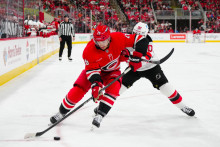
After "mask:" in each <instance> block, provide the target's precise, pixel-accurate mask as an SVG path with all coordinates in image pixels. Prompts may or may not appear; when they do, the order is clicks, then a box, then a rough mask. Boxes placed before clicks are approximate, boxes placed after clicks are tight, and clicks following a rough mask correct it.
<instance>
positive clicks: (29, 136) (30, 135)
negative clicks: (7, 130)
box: [24, 67, 131, 139]
mask: <svg viewBox="0 0 220 147" xmlns="http://www.w3.org/2000/svg"><path fill="white" fill-rule="evenodd" d="M130 70H131V68H130V67H129V68H127V69H126V70H125V71H124V72H123V73H122V74H121V75H120V76H118V77H117V78H115V79H114V80H113V81H112V82H111V83H109V84H108V85H106V86H105V87H103V88H102V89H101V90H100V91H99V93H101V92H102V91H104V90H105V89H107V88H108V87H109V86H111V85H112V84H113V83H114V82H115V81H117V80H119V79H120V78H121V77H122V76H124V75H125V74H126V73H127V72H129V71H130ZM90 100H92V97H90V98H89V99H87V100H86V101H85V102H83V103H82V104H81V105H79V106H78V107H76V108H75V109H74V110H72V111H70V112H69V113H68V114H67V115H65V116H64V117H63V118H62V119H61V120H60V121H58V122H56V123H54V124H52V125H51V126H50V127H48V128H47V129H45V130H44V131H42V132H37V133H27V134H26V135H25V136H24V139H30V138H34V137H39V136H41V135H43V134H44V133H46V132H47V131H49V130H50V129H52V128H53V127H55V126H56V125H57V124H59V123H60V122H62V121H63V120H64V119H66V118H67V117H69V116H70V115H71V114H73V113H74V112H76V111H77V110H79V109H80V108H81V107H83V106H84V105H85V104H86V103H88V102H89V101H90Z"/></svg>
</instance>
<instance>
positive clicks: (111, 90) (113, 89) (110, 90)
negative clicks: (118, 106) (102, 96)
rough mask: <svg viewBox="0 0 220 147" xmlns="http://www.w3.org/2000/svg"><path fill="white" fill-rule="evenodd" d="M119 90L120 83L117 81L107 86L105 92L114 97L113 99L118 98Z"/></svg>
mask: <svg viewBox="0 0 220 147" xmlns="http://www.w3.org/2000/svg"><path fill="white" fill-rule="evenodd" d="M120 88H121V82H119V81H116V82H115V83H113V84H112V85H111V86H109V87H108V88H107V89H106V90H105V92H106V93H108V94H110V95H112V96H114V97H117V96H119V90H120Z"/></svg>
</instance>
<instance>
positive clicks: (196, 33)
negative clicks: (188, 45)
mask: <svg viewBox="0 0 220 147" xmlns="http://www.w3.org/2000/svg"><path fill="white" fill-rule="evenodd" d="M200 36H201V31H200V30H199V29H198V28H196V29H195V30H194V31H193V42H195V40H198V42H201V41H200Z"/></svg>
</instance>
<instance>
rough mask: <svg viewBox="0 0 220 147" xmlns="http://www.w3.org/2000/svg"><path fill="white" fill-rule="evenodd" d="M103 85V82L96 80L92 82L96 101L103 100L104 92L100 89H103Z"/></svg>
mask: <svg viewBox="0 0 220 147" xmlns="http://www.w3.org/2000/svg"><path fill="white" fill-rule="evenodd" d="M102 87H103V84H102V83H101V82H94V83H93V84H92V98H93V101H94V102H95V103H97V102H98V101H99V100H101V95H102V93H101V94H100V93H99V91H100V90H101V89H102Z"/></svg>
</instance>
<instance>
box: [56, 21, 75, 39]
mask: <svg viewBox="0 0 220 147" xmlns="http://www.w3.org/2000/svg"><path fill="white" fill-rule="evenodd" d="M71 34H72V35H73V37H75V32H74V27H73V24H72V23H71V22H65V21H63V22H61V23H60V25H59V32H58V36H59V37H60V36H62V35H64V36H71Z"/></svg>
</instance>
